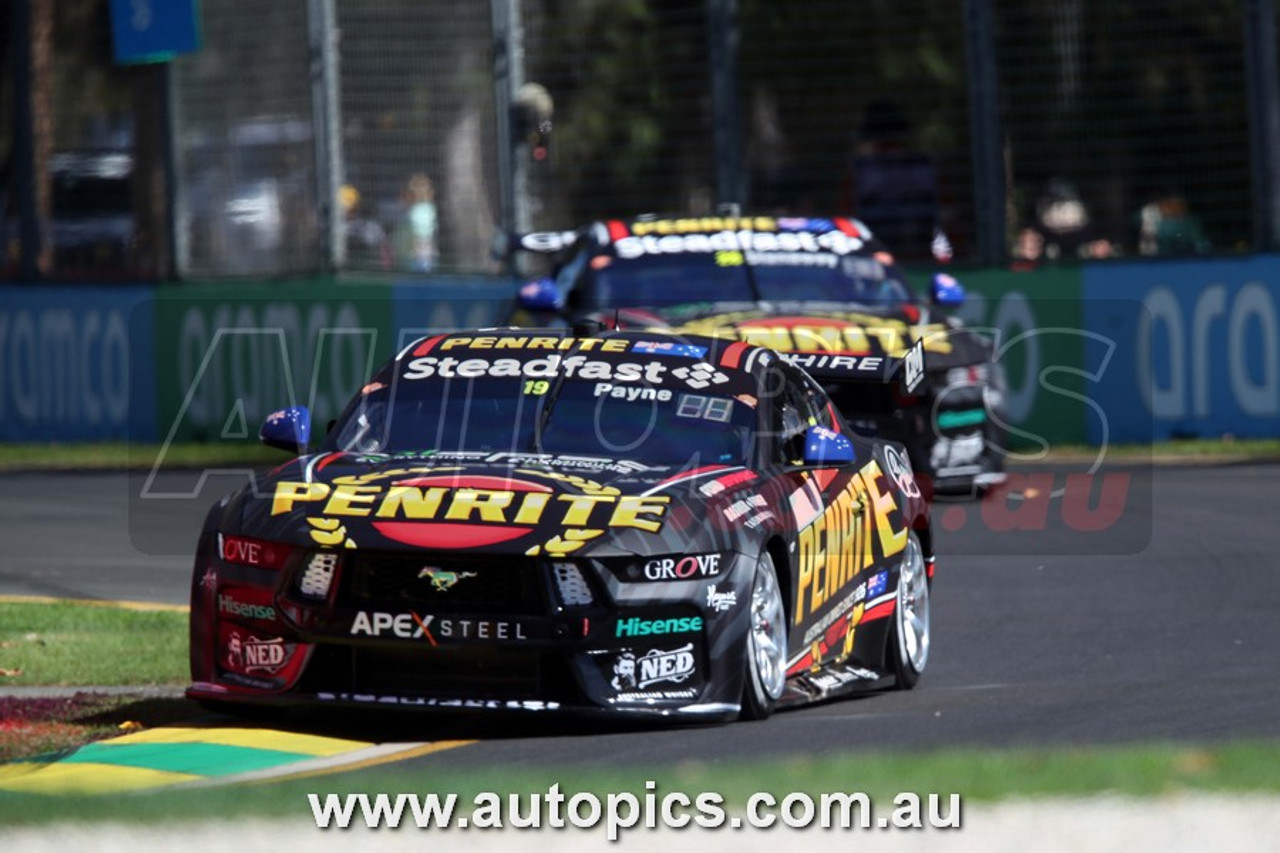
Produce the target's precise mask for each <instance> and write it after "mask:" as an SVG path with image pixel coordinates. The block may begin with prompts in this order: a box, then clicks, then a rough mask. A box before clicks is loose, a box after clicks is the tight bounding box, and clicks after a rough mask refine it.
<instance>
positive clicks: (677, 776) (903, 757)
mask: <svg viewBox="0 0 1280 853" xmlns="http://www.w3.org/2000/svg"><path fill="white" fill-rule="evenodd" d="M637 736H643V735H637ZM424 780H429V782H427V783H426V784H424ZM650 780H652V781H653V782H656V783H657V784H656V786H655V788H654V789H653V791H652V793H654V794H656V795H657V796H658V797H659V798H661V797H662V796H663V795H665V794H668V793H674V792H682V793H685V794H688V795H689V796H690V797H691V798H692V797H694V796H696V795H697V794H698V793H701V792H703V791H714V792H716V793H719V794H721V795H723V796H724V797H725V802H726V803H727V805H728V806H729V807H730V808H735V807H737V808H741V807H742V806H743V804H744V803H745V802H746V799H747V797H748V796H750V795H751V794H752V793H755V792H757V791H769V792H771V793H773V794H774V795H775V796H777V797H778V798H779V799H781V797H782V796H784V795H785V794H787V793H790V792H792V791H804V792H807V793H809V794H810V795H815V796H817V795H821V794H822V793H826V792H864V793H866V794H868V795H869V796H870V797H871V799H872V801H873V802H874V803H876V804H879V805H881V806H882V807H884V805H885V804H888V803H890V802H891V801H892V797H893V796H894V795H895V794H897V793H898V792H900V791H915V792H918V793H921V794H927V793H930V792H933V793H940V794H942V795H943V801H944V803H945V802H946V799H947V795H948V794H951V793H958V794H960V795H961V798H962V799H963V800H964V801H965V802H966V803H972V802H975V801H990V800H998V799H1005V798H1008V797H1011V796H1018V797H1042V796H1087V795H1092V794H1098V793H1102V792H1108V793H1117V794H1123V795H1131V796H1153V795H1161V794H1171V793H1176V792H1183V791H1219V792H1222V791H1263V792H1277V791H1280V744H1278V743H1276V742H1270V741H1264V742H1240V743H1232V744H1227V745H1214V746H1170V745H1143V746H1125V747H1090V748H1070V747H1064V748H1058V749H1036V750H1018V751H1014V750H991V749H963V750H945V751H937V752H926V753H894V754H882V753H858V754H849V753H838V754H832V755H829V756H825V757H822V758H815V759H811V760H795V759H787V760H760V761H736V762H729V763H724V764H719V763H717V764H716V765H703V764H695V763H690V764H686V765H679V766H676V767H667V768H661V769H659V768H643V767H640V768H626V769H622V768H619V769H610V770H599V769H582V768H574V767H566V768H556V769H530V768H509V767H495V768H490V769H462V770H451V769H450V768H449V767H448V765H447V764H437V765H435V766H434V767H432V768H431V769H430V771H427V770H423V769H421V768H419V769H418V770H416V771H411V770H399V771H392V770H387V769H373V770H361V771H353V772H347V773H342V774H335V775H330V776H323V777H311V778H307V779H295V780H290V781H279V782H264V783H257V784H251V785H240V786H230V787H222V788H201V789H199V790H187V791H182V790H172V791H164V790H161V791H156V792H152V793H149V794H147V795H146V796H125V797H118V796H112V797H105V796H103V797H40V796H32V795H13V794H8V795H6V794H0V824H3V823H8V824H41V823H52V822H61V821H65V820H69V819H75V820H80V821H104V820H113V821H131V822H156V821H175V820H186V819H200V818H205V819H216V818H219V817H223V816H226V815H230V814H233V815H236V816H237V818H238V819H243V818H247V817H252V816H261V817H275V818H279V819H281V820H285V821H291V822H296V823H297V825H298V826H299V827H304V826H314V824H312V822H311V810H310V808H309V806H308V801H307V796H306V795H307V794H308V793H318V794H320V795H321V796H323V795H324V794H327V793H338V794H342V793H354V792H358V793H366V794H377V793H388V794H392V795H394V794H397V793H409V792H412V793H414V794H418V795H422V794H426V793H428V792H437V793H440V794H448V793H455V794H457V796H458V809H459V814H464V815H465V814H468V813H469V811H470V808H471V806H473V805H474V804H476V800H475V797H476V795H477V794H478V793H480V792H493V793H497V794H500V795H506V794H511V793H517V794H522V795H524V796H525V797H526V799H525V800H523V802H522V813H523V812H524V810H527V808H528V799H527V797H528V795H530V794H534V793H540V794H543V795H544V796H545V794H546V793H547V792H548V790H549V789H550V787H551V786H552V785H559V790H560V791H561V793H563V794H564V795H565V796H566V797H569V796H572V795H573V794H574V793H576V792H579V791H592V792H595V793H597V794H602V795H606V794H609V793H621V792H628V793H631V794H633V795H635V796H636V797H637V798H640V799H642V798H643V797H644V796H645V795H646V793H649V792H650V791H649V789H648V788H647V787H646V782H648V781H650ZM504 802H505V796H504ZM406 823H408V824H410V825H411V820H410V819H409V818H406Z"/></svg>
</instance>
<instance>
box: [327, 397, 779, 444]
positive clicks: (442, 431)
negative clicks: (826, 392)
mask: <svg viewBox="0 0 1280 853" xmlns="http://www.w3.org/2000/svg"><path fill="white" fill-rule="evenodd" d="M755 417H756V415H755V408H754V400H752V399H750V398H749V397H748V398H744V399H736V398H734V397H731V396H722V395H715V394H705V393H692V392H689V391H685V390H680V391H677V390H675V389H673V388H659V387H654V386H650V385H646V384H644V383H636V384H634V385H633V386H632V385H621V384H619V385H617V386H611V385H608V384H607V383H602V382H593V381H588V380H574V379H568V378H563V377H554V378H550V379H526V378H502V379H494V378H475V379H459V378H454V379H441V378H438V377H437V378H433V379H431V380H419V381H400V382H395V383H391V384H383V383H381V382H375V383H372V384H371V385H370V386H367V387H366V390H365V392H363V393H362V394H361V395H360V396H359V397H358V398H357V399H355V400H354V401H352V403H351V405H350V406H348V408H347V411H346V412H344V414H343V415H342V417H341V418H340V419H339V421H338V422H337V424H336V425H335V426H334V429H333V431H332V432H331V433H330V437H329V440H328V442H327V448H326V449H329V450H341V451H347V452H354V453H384V454H402V453H417V452H425V451H432V450H434V451H439V452H458V451H484V452H504V451H506V452H539V453H558V454H575V455H584V456H607V457H613V458H626V459H634V460H637V461H640V462H646V463H649V464H654V465H684V464H686V463H688V462H690V461H692V460H695V459H696V460H700V461H701V462H703V463H706V464H709V463H720V464H726V463H744V462H746V460H747V458H748V455H749V453H750V451H751V439H752V436H753V435H754V433H755V429H754V427H755Z"/></svg>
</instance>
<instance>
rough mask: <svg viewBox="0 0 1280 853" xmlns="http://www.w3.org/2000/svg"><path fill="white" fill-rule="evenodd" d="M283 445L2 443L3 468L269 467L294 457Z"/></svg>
mask: <svg viewBox="0 0 1280 853" xmlns="http://www.w3.org/2000/svg"><path fill="white" fill-rule="evenodd" d="M288 458H289V457H288V455H287V454H286V453H285V452H284V451H282V450H275V449H273V448H270V447H264V446H263V445H261V444H258V443H256V442H250V441H224V442H216V443H211V444H197V443H188V444H170V445H168V446H164V445H159V444H134V443H129V442H89V443H69V444H63V443H59V442H19V443H15V444H2V443H0V471H59V470H149V469H151V468H152V467H154V466H155V465H156V464H157V463H159V466H160V467H161V468H190V467H196V468H199V467H204V466H208V465H252V466H254V467H267V466H272V465H278V464H279V463H281V462H284V461H285V460H286V459H288Z"/></svg>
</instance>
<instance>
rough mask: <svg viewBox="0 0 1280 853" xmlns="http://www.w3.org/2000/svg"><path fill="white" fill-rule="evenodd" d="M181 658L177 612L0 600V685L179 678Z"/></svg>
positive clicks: (182, 679)
mask: <svg viewBox="0 0 1280 853" xmlns="http://www.w3.org/2000/svg"><path fill="white" fill-rule="evenodd" d="M187 666H188V664H187V614H186V613H184V612H174V611H171V610H131V609H120V608H114V607H102V606H93V605H89V604H79V603H64V602H59V603H48V604H46V603H27V602H15V601H0V671H2V672H4V673H7V674H5V675H0V685H131V686H139V685H147V684H185V683H186V681H187V678H188V672H187ZM15 673H16V674H15Z"/></svg>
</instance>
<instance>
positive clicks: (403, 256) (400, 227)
mask: <svg viewBox="0 0 1280 853" xmlns="http://www.w3.org/2000/svg"><path fill="white" fill-rule="evenodd" d="M435 198H436V194H435V188H434V187H433V186H432V184H431V179H430V178H428V177H427V176H426V175H424V174H422V173H421V172H418V173H417V174H415V175H414V176H413V177H411V178H410V179H409V182H408V184H406V185H405V189H404V193H403V194H402V195H401V202H402V205H403V207H402V210H401V214H400V221H399V222H397V223H396V227H395V231H393V232H392V244H393V246H394V248H395V258H396V265H397V266H398V267H399V268H400V269H404V270H411V271H413V272H428V271H430V270H431V269H433V268H434V267H435V264H436V223H437V218H436V203H435Z"/></svg>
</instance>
